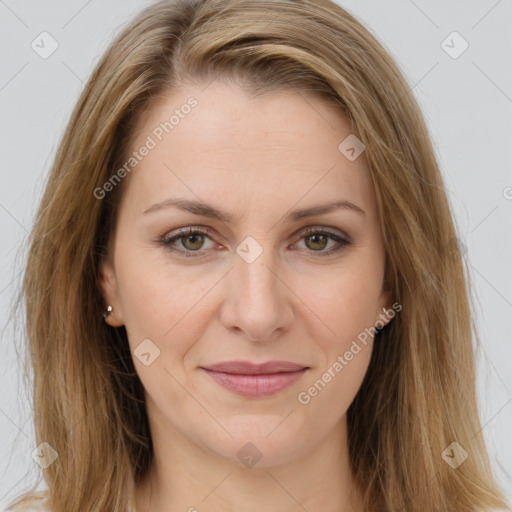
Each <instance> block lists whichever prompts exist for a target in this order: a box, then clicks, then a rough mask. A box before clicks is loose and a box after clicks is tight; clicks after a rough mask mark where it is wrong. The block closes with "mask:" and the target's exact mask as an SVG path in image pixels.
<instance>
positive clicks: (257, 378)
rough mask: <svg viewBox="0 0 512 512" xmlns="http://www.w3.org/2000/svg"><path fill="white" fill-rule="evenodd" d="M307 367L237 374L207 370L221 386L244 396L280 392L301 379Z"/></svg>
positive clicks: (258, 395)
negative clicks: (257, 373)
mask: <svg viewBox="0 0 512 512" xmlns="http://www.w3.org/2000/svg"><path fill="white" fill-rule="evenodd" d="M306 370H307V368H303V369H302V370H297V371H295V372H282V373H269V374H265V375H235V374H233V373H223V372H216V371H212V370H205V371H206V373H208V374H209V375H210V377H212V379H213V380H215V381H216V382H218V383H219V384H220V385H221V386H223V387H225V388H226V389H229V390H230V391H232V392H233V393H236V394H238V395H243V396H252V397H260V396H270V395H275V394H276V393H279V391H282V390H283V389H286V388H287V387H289V386H291V385H292V384H293V383H294V382H295V381H297V380H298V379H300V378H301V377H302V375H303V374H304V373H305V372H306Z"/></svg>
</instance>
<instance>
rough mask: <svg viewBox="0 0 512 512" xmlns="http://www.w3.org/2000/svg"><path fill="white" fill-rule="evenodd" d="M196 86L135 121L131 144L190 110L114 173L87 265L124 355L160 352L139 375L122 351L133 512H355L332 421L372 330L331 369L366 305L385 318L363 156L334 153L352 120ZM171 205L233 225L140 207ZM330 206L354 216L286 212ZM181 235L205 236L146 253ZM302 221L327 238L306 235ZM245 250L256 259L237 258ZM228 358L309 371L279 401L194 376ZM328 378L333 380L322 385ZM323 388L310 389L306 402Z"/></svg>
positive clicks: (364, 364) (279, 97)
mask: <svg viewBox="0 0 512 512" xmlns="http://www.w3.org/2000/svg"><path fill="white" fill-rule="evenodd" d="M203 89H204V87H199V86H190V87H188V88H186V89H182V90H179V91H173V92H172V93H169V94H168V96H167V97H166V98H165V99H164V100H163V101H160V102H159V103H158V104H157V105H155V106H154V107H153V108H152V109H151V111H150V112H148V113H147V115H146V116H145V117H144V119H143V121H142V123H141V125H140V126H139V127H138V130H137V139H136V141H135V143H134V145H133V148H134V150H135V149H136V148H139V147H141V146H142V145H143V144H144V143H145V141H146V140H147V137H148V135H150V134H151V133H152V132H153V130H154V129H155V127H156V126H158V125H159V123H161V122H162V121H163V120H165V119H169V116H170V115H171V114H172V112H173V111H174V110H175V109H176V108H179V107H180V106H181V105H183V104H185V103H186V102H187V99H188V98H189V97H191V96H193V97H194V98H196V99H197V101H198V104H197V106H196V107H195V108H194V109H193V110H192V111H191V112H190V113H189V114H188V115H186V116H184V117H183V119H180V121H179V124H178V125H176V126H175V127H174V129H173V130H172V132H170V133H169V134H167V135H164V137H163V138H162V141H158V144H157V145H156V147H155V148H153V149H151V151H150V152H149V154H148V155H147V156H145V157H144V159H143V160H142V161H141V162H140V163H139V164H138V166H137V168H136V170H134V171H133V172H132V173H131V174H130V175H129V177H127V178H126V179H127V180H128V182H127V183H125V185H127V186H126V189H125V190H124V193H123V197H122V202H121V205H120V211H119V218H118V226H117V230H116V233H115V236H114V239H113V245H112V251H111V254H110V255H109V258H108V259H105V260H104V261H103V263H102V266H101V286H102V290H103V294H104V297H105V301H106V303H107V304H111V305H112V306H113V308H114V311H113V314H112V315H111V316H109V317H108V319H107V321H108V322H109V323H110V325H113V326H120V325H125V326H126V329H127V332H128V337H129V343H130V347H131V350H132V353H133V351H134V350H136V349H137V347H138V346H139V345H140V344H141V342H143V340H151V342H150V343H151V344H149V345H147V346H146V352H147V351H148V350H149V351H150V352H151V353H152V354H153V355H152V356H151V358H153V357H154V353H156V352H154V350H155V349H154V347H157V348H158V350H159V351H160V353H159V356H158V357H157V358H156V359H154V361H152V362H151V364H149V365H148V366H146V365H145V364H143V362H142V361H141V360H140V359H139V358H138V357H134V358H133V359H134V364H135V367H136V369H137V372H138V374H139V376H140V379H141V381H142V383H143V385H144V388H145V393H146V400H147V410H148V417H149V422H150V426H151V433H152V438H153V444H154V449H155V460H154V464H153V466H152V468H151V471H150V473H149V475H148V477H147V478H146V479H145V480H144V481H143V482H139V483H138V485H137V490H136V500H137V511H138V512H149V511H151V512H170V511H172V512H175V511H176V512H177V511H184V512H185V511H189V512H194V511H195V510H197V511H200V512H214V511H215V512H219V511H232V510H243V511H244V512H256V511H258V512H259V511H261V510H266V511H270V512H278V511H279V512H292V511H293V512H295V511H303V510H307V511H308V512H317V511H322V512H334V511H336V512H339V511H346V512H354V511H359V510H362V505H361V496H360V493H359V492H358V490H357V489H356V487H355V485H354V482H353V478H352V475H351V473H350V470H349V458H348V448H347V425H346V411H347V409H348V407H349V405H350V404H351V402H352V401H353V399H354V397H355V395H356V393H357V391H358V389H359V387H360V385H361V383H362V380H363V377H364V375H365V373H366V371H367V368H368V364H369V361H370V355H371V348H372V344H373V339H372V337H371V336H370V337H369V338H368V342H367V343H366V344H365V345H363V344H361V343H359V345H360V348H361V350H360V351H358V352H357V353H356V354H355V355H353V358H350V360H349V361H345V362H346V363H347V364H346V365H343V369H342V370H341V371H334V370H333V364H334V363H335V362H336V361H337V360H339V359H338V356H343V355H344V354H346V352H347V351H350V350H351V347H353V342H354V340H356V338H357V336H358V335H359V334H360V333H361V332H363V331H364V330H365V329H367V328H369V327H373V326H374V325H375V324H376V323H377V322H379V321H380V322H381V325H382V324H384V323H387V320H382V318H383V317H382V312H383V308H386V309H389V308H390V307H391V303H390V295H389V291H388V289H387V288H386V287H384V286H383V278H384V261H385V249H384V241H383V236H382V233H381V230H380V224H379V217H378V211H377V205H376V199H375V193H374V190H373V186H372V183H371V179H370V174H369V171H368V168H367V166H366V163H365V161H364V157H363V156H361V157H359V158H357V159H356V160H354V161H350V160H349V159H347V158H346V157H345V156H344V155H343V154H342V153H341V152H340V151H339V150H338V146H339V144H340V142H341V141H342V140H344V139H345V138H346V137H347V136H348V135H349V134H350V133H351V129H350V124H349V123H348V121H347V120H346V119H345V118H344V117H343V116H342V115H341V113H340V112H338V111H336V110H335V109H333V107H331V106H329V105H327V104H325V103H324V102H323V100H321V99H319V98H317V97H315V96H311V95H307V96H304V97H302V96H301V95H299V94H295V93H293V92H291V91H286V92H285V91H281V92H273V93H270V94H269V95H267V96H265V97H262V98H259V99H257V100H255V99H252V98H251V97H250V96H248V95H247V94H246V93H245V92H244V90H243V89H241V88H239V87H238V86H236V85H227V84H225V83H222V82H213V83H212V84H210V85H209V86H208V87H207V88H206V89H204V90H203ZM306 99H307V101H306ZM169 198H180V199H187V200H190V201H199V200H200V201H202V202H204V203H209V204H212V205H214V206H215V207H216V208H218V209H220V210H222V211H224V212H226V213H229V214H231V215H232V216H233V218H232V219H231V220H227V219H224V220H222V221H221V220H218V219H215V218H210V217H207V216H204V215H197V214H194V213H191V212H188V211H183V210H180V209H178V208H177V207H175V206H168V207H160V208H154V209H152V210H151V211H149V212H147V213H144V212H146V211H147V210H148V209H150V208H151V207H152V205H154V204H157V203H160V202H162V201H166V200H167V199H169ZM342 200H344V201H349V202H350V203H352V204H353V205H355V206H356V207H357V208H359V209H360V210H362V211H363V212H360V211H359V210H358V209H357V208H351V207H344V208H339V209H336V210H333V211H331V212H329V213H321V214H320V213H318V214H315V215H314V216H310V217H303V218H301V219H296V220H293V219H288V218H287V215H288V214H289V213H290V212H291V211H295V210H297V209H305V208H309V207H312V206H317V205H323V204H326V203H328V202H331V201H342ZM189 226H190V227H195V228H197V229H198V230H200V231H203V232H204V229H205V228H210V233H208V234H206V233H205V234H204V235H201V234H199V235H197V234H196V236H195V237H194V236H192V237H191V236H189V235H187V234H185V235H182V237H181V238H178V239H174V241H172V242H171V246H170V247H171V248H170V247H169V246H166V245H165V244H164V243H163V242H162V238H163V237H166V236H167V238H166V239H165V240H167V241H169V240H168V239H169V238H172V236H175V235H176V230H177V229H178V228H185V227H189ZM307 227H311V228H314V229H317V230H318V231H321V230H322V229H324V230H325V229H327V231H328V233H327V235H326V234H325V231H324V234H323V236H322V233H319V234H316V235H315V234H305V233H304V231H305V229H306V228H307ZM331 234H333V235H334V236H339V237H340V238H341V239H344V240H348V242H349V244H348V245H342V244H341V243H339V242H338V241H336V239H334V238H331V236H330V235H331ZM246 237H252V239H249V241H247V240H246ZM253 240H254V241H253ZM247 244H249V245H247ZM251 244H252V245H251ZM237 248H243V249H245V253H244V252H240V253H237ZM336 248H338V249H339V250H337V251H333V252H331V253H329V254H327V253H328V251H330V250H331V249H336ZM260 249H261V254H259V255H258V256H257V258H256V259H254V261H250V262H248V261H247V259H244V258H243V257H242V256H241V255H240V254H251V255H255V254H256V253H255V251H259V250H260ZM247 251H249V252H247ZM184 253H189V254H190V253H192V255H191V257H185V256H184V255H183V254H184ZM145 343H148V342H147V341H146V342H145ZM148 347H149V348H148ZM146 357H148V356H146ZM232 360H239V361H250V362H253V363H262V362H267V361H276V360H280V361H291V362H294V363H298V364H300V365H301V366H303V367H305V368H307V369H306V370H305V371H304V372H303V373H302V374H301V376H300V377H299V378H298V380H296V381H295V382H294V383H293V384H291V385H290V386H288V387H287V388H285V389H282V390H281V391H279V392H276V393H274V394H272V395H270V396H255V397H247V396H241V395H239V394H237V393H235V392H233V391H232V390H230V389H227V388H225V387H224V386H222V385H220V384H219V383H218V382H217V381H216V380H214V379H213V378H212V377H211V374H209V373H208V372H206V371H205V370H204V369H203V368H204V367H205V366H208V365H211V364H214V363H219V362H224V361H232ZM329 368H330V369H331V370H330V376H331V378H330V379H328V378H327V377H322V376H323V375H324V374H325V373H326V372H328V369H329ZM322 378H323V379H324V383H325V386H323V387H322V388H321V389H320V391H318V390H317V392H316V393H314V392H313V393H312V394H311V393H308V389H310V388H311V386H313V384H314V383H315V382H316V381H318V379H322ZM326 380H327V381H328V382H325V381H326ZM301 393H302V395H300V394H301ZM299 396H302V397H303V400H302V402H301V401H300V400H299ZM307 397H309V401H307V403H305V401H306V400H307ZM248 443H250V444H248ZM240 450H242V452H240ZM244 457H245V458H244ZM247 457H249V459H247ZM260 457H261V458H260ZM256 459H258V460H257V462H256V463H255V464H254V465H252V466H251V467H249V465H250V464H252V462H254V461H255V460H256ZM248 460H250V461H251V462H247V461H248Z"/></svg>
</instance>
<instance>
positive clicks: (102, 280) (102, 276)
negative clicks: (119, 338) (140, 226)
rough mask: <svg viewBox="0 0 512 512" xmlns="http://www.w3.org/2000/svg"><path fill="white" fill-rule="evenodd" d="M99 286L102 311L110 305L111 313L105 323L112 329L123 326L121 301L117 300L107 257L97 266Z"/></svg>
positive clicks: (114, 279)
mask: <svg viewBox="0 0 512 512" xmlns="http://www.w3.org/2000/svg"><path fill="white" fill-rule="evenodd" d="M99 286H100V289H101V295H102V297H103V300H104V302H105V305H104V311H106V310H107V307H108V306H109V305H110V306H112V308H113V311H112V312H111V313H110V315H108V316H107V318H106V319H105V322H106V323H107V324H108V325H110V326H112V327H121V326H122V325H124V320H123V312H122V309H121V301H120V300H119V288H118V284H117V277H116V273H115V271H114V265H113V263H112V261H111V259H110V258H109V257H104V258H103V259H102V260H101V262H100V266H99Z"/></svg>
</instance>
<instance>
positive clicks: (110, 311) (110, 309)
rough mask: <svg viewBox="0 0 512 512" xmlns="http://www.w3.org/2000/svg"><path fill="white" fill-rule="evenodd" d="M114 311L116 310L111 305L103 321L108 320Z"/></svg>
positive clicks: (104, 314)
mask: <svg viewBox="0 0 512 512" xmlns="http://www.w3.org/2000/svg"><path fill="white" fill-rule="evenodd" d="M112 311H114V308H113V307H112V306H111V305H110V304H109V305H108V308H107V310H106V311H105V313H103V320H106V319H107V317H108V316H110V315H111V314H112Z"/></svg>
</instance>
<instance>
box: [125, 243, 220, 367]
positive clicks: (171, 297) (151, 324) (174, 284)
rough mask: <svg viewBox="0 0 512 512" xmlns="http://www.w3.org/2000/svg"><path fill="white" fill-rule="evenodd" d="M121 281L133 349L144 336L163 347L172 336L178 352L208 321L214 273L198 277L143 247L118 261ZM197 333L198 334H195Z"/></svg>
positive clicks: (176, 353) (178, 352) (173, 346)
mask: <svg viewBox="0 0 512 512" xmlns="http://www.w3.org/2000/svg"><path fill="white" fill-rule="evenodd" d="M118 268H119V269H120V271H119V272H118V283H119V289H120V296H121V297H120V300H121V307H122V312H123V319H124V322H125V325H126V328H127V332H128V334H129V339H130V345H132V350H133V348H135V347H136V346H137V345H138V343H140V342H141V341H142V340H144V339H147V338H149V339H151V340H152V341H153V342H154V343H155V344H156V345H157V346H158V347H160V348H163V347H165V346H166V345H168V344H169V340H172V350H171V351H170V352H171V354H170V355H171V357H172V354H175V355H176V356H177V355H179V354H180V353H182V352H184V351H185V350H187V348H188V343H189V340H194V339H197V336H199V333H200V332H202V330H204V326H205V325H206V323H207V321H208V314H207V312H206V311H205V305H206V303H207V294H208V291H209V290H210V289H211V288H212V287H213V286H214V284H215V279H214V276H213V275H212V273H210V274H209V275H207V276H206V275H205V276H203V277H201V278H198V276H197V273H196V274H194V273H193V272H188V273H187V272H184V271H182V270H181V269H177V268H176V266H174V267H172V266H171V265H167V264H165V263H164V264H162V263H161V262H158V263H153V262H151V261H148V260H147V259H145V258H144V254H143V252H142V251H141V252H140V253H137V251H133V252H132V254H131V255H130V257H129V258H123V257H120V258H119V261H118ZM196 334H197V336H195V335H196Z"/></svg>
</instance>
